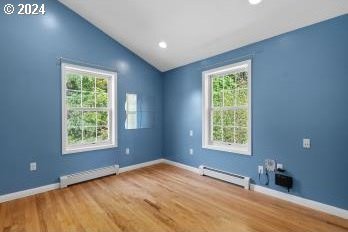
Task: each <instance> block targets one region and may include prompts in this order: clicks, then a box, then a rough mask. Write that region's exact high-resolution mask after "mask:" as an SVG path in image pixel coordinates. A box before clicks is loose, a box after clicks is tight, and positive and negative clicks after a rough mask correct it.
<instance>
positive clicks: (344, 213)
mask: <svg viewBox="0 0 348 232" xmlns="http://www.w3.org/2000/svg"><path fill="white" fill-rule="evenodd" d="M250 189H251V190H253V191H255V192H259V193H263V194H266V195H269V196H272V197H275V198H279V199H282V200H285V201H289V202H292V203H295V204H298V205H302V206H305V207H308V208H311V209H315V210H318V211H321V212H324V213H328V214H331V215H335V216H338V217H342V218H344V219H348V210H345V209H341V208H338V207H335V206H331V205H327V204H323V203H320V202H318V201H313V200H309V199H306V198H303V197H299V196H295V195H292V194H288V193H284V192H279V191H277V190H274V189H270V188H267V187H264V186H260V185H255V184H251V185H250Z"/></svg>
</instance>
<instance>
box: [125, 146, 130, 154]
mask: <svg viewBox="0 0 348 232" xmlns="http://www.w3.org/2000/svg"><path fill="white" fill-rule="evenodd" d="M129 153H130V152H129V147H127V148H126V155H129Z"/></svg>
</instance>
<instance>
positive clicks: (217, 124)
mask: <svg viewBox="0 0 348 232" xmlns="http://www.w3.org/2000/svg"><path fill="white" fill-rule="evenodd" d="M202 78H203V88H202V94H203V96H202V97H203V125H202V126H203V128H202V130H203V133H202V137H203V138H202V144H203V148H207V149H213V150H220V151H226V152H233V153H238V154H244V155H251V154H252V151H251V148H252V146H251V145H252V141H251V139H252V137H251V60H246V61H242V62H238V63H234V64H231V65H226V66H223V67H219V68H215V69H212V70H207V71H204V72H203V73H202Z"/></svg>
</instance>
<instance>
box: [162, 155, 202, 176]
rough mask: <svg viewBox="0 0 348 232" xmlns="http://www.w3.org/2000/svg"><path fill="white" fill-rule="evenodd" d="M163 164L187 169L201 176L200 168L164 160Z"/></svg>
mask: <svg viewBox="0 0 348 232" xmlns="http://www.w3.org/2000/svg"><path fill="white" fill-rule="evenodd" d="M163 163H165V164H169V165H172V166H175V167H178V168H182V169H186V170H188V171H191V172H194V173H197V174H199V169H198V168H195V167H192V166H189V165H186V164H182V163H178V162H174V161H171V160H167V159H163Z"/></svg>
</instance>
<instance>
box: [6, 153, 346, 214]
mask: <svg viewBox="0 0 348 232" xmlns="http://www.w3.org/2000/svg"><path fill="white" fill-rule="evenodd" d="M159 163H165V164H169V165H172V166H175V167H179V168H182V169H185V170H188V171H191V172H193V173H196V174H199V169H198V168H195V167H192V166H189V165H186V164H182V163H178V162H175V161H171V160H168V159H157V160H153V161H149V162H145V163H140V164H135V165H130V166H127V167H122V168H120V170H119V173H123V172H128V171H131V170H135V169H139V168H143V167H147V166H151V165H154V164H159ZM58 188H59V183H54V184H49V185H45V186H41V187H37V188H32V189H27V190H23V191H19V192H14V193H9V194H5V195H0V203H3V202H7V201H11V200H15V199H19V198H23V197H28V196H32V195H35V194H39V193H43V192H47V191H51V190H54V189H58ZM250 189H251V190H253V191H255V192H259V193H263V194H266V195H269V196H272V197H276V198H279V199H282V200H285V201H289V202H292V203H295V204H298V205H302V206H305V207H308V208H311V209H315V210H318V211H322V212H324V213H327V214H331V215H335V216H338V217H341V218H344V219H348V210H345V209H341V208H338V207H335V206H331V205H327V204H323V203H320V202H317V201H313V200H309V199H306V198H302V197H298V196H295V195H291V194H288V193H284V192H279V191H277V190H273V189H270V188H266V187H263V186H260V185H255V184H251V185H250Z"/></svg>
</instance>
